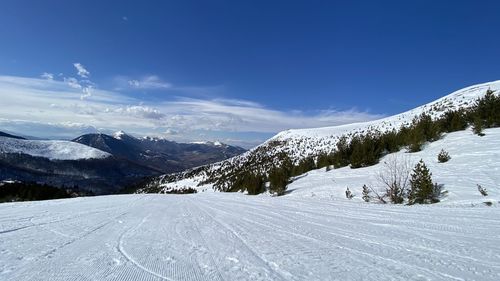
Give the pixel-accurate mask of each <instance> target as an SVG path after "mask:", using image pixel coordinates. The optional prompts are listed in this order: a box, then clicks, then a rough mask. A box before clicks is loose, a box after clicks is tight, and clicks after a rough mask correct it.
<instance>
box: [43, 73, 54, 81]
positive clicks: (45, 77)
mask: <svg viewBox="0 0 500 281" xmlns="http://www.w3.org/2000/svg"><path fill="white" fill-rule="evenodd" d="M40 77H42V78H43V79H47V80H50V81H52V80H54V74H52V73H48V72H44V73H42V75H40Z"/></svg>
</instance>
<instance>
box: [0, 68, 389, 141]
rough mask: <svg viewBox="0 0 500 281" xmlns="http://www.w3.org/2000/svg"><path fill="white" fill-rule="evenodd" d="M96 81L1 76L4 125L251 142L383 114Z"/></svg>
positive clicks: (0, 121) (35, 131) (45, 132)
mask: <svg viewBox="0 0 500 281" xmlns="http://www.w3.org/2000/svg"><path fill="white" fill-rule="evenodd" d="M91 83H92V82H90V81H86V80H78V79H76V78H74V79H71V78H67V79H65V81H55V80H51V81H48V80H45V79H38V78H23V77H13V76H0V96H1V97H2V104H7V105H8V106H6V107H4V108H3V109H2V111H1V112H0V127H1V128H4V129H8V130H10V131H14V132H15V131H18V130H16V127H19V128H22V129H23V130H27V131H23V132H22V133H24V134H26V135H37V136H40V137H54V136H59V137H63V138H72V137H76V136H77V135H78V134H81V133H85V132H92V131H102V132H110V131H115V130H124V131H127V132H129V133H133V134H137V135H157V136H165V137H168V138H170V139H174V140H178V141H193V140H221V141H226V142H230V143H235V144H239V145H245V146H247V147H248V146H249V143H250V142H252V143H253V144H256V142H259V141H263V140H264V139H265V138H267V137H269V136H270V135H272V134H274V133H276V132H279V131H282V130H285V129H291V128H309V127H321V126H333V125H341V124H345V123H351V122H360V121H366V120H370V119H374V118H378V117H381V116H379V115H374V114H370V113H368V112H361V111H357V110H354V109H352V110H346V111H335V110H327V111H318V112H314V113H304V112H301V111H280V110H274V109H270V108H267V107H266V106H264V105H262V104H259V103H256V102H252V101H246V100H232V99H201V98H198V99H193V98H176V99H174V100H170V101H164V102H160V103H158V102H155V103H153V102H148V101H143V100H140V99H139V98H132V97H129V96H125V95H122V94H120V93H119V92H116V91H105V90H102V89H98V88H96V87H95V86H94V85H92V84H91ZM78 85H80V86H78ZM86 89H88V90H86ZM86 91H88V92H86ZM82 93H83V95H82ZM83 96H85V98H83ZM20 124H22V126H21V125H20ZM249 132H253V133H252V134H251V140H249V139H248V137H246V138H245V137H242V136H243V135H245V134H248V133H249Z"/></svg>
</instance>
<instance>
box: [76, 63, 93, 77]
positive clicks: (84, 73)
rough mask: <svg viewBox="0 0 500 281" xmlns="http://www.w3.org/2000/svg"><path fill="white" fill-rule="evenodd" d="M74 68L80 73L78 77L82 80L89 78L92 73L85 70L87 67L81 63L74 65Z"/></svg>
mask: <svg viewBox="0 0 500 281" xmlns="http://www.w3.org/2000/svg"><path fill="white" fill-rule="evenodd" d="M73 66H74V67H75V68H76V70H77V71H78V76H80V77H82V78H88V77H89V75H90V72H89V71H88V70H87V69H85V67H84V66H83V65H82V64H81V63H79V62H75V63H74V64H73Z"/></svg>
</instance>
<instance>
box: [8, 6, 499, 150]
mask: <svg viewBox="0 0 500 281" xmlns="http://www.w3.org/2000/svg"><path fill="white" fill-rule="evenodd" d="M498 14H500V2H498V1H319V0H311V1H293V0H288V1H272V0H267V1H216V0H214V1H190V0H183V1H92V0H87V1H78V0H73V1H64V0H60V1H56V0H46V1H35V0H32V1H27V0H5V1H2V3H1V8H0V131H1V130H4V131H10V132H15V133H22V134H24V135H32V136H36V137H42V138H63V139H67V138H74V137H77V136H78V135H79V134H82V133H90V132H103V133H111V132H113V131H117V130H123V131H125V132H128V133H130V134H133V135H136V136H144V135H150V136H160V137H164V138H167V139H172V140H176V141H203V140H219V141H222V142H226V143H230V144H236V145H240V146H243V147H246V148H249V147H252V146H254V145H257V144H259V143H261V142H262V141H264V140H265V139H267V138H269V137H271V136H273V135H274V134H276V133H277V132H279V131H282V130H286V129H293V128H311V127H323V126H334V125H340V124H346V123H352V122H361V121H367V120H373V119H377V118H381V117H384V116H388V115H393V114H397V113H400V112H403V111H406V110H409V109H412V108H414V107H416V106H419V105H422V104H424V103H427V102H430V101H432V100H435V99H437V98H439V97H441V96H444V95H446V94H449V93H451V92H453V91H455V90H458V89H460V88H463V87H466V86H470V85H473V84H478V83H483V82H488V81H493V80H498V79H500V68H499V67H498V65H500V36H498V34H499V30H500V17H499V16H498Z"/></svg>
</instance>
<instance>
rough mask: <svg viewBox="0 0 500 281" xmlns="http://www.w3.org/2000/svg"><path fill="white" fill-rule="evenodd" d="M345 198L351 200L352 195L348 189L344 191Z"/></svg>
mask: <svg viewBox="0 0 500 281" xmlns="http://www.w3.org/2000/svg"><path fill="white" fill-rule="evenodd" d="M345 197H346V198H347V199H352V198H353V197H354V194H352V192H351V191H350V190H349V187H348V188H347V189H346V190H345Z"/></svg>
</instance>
